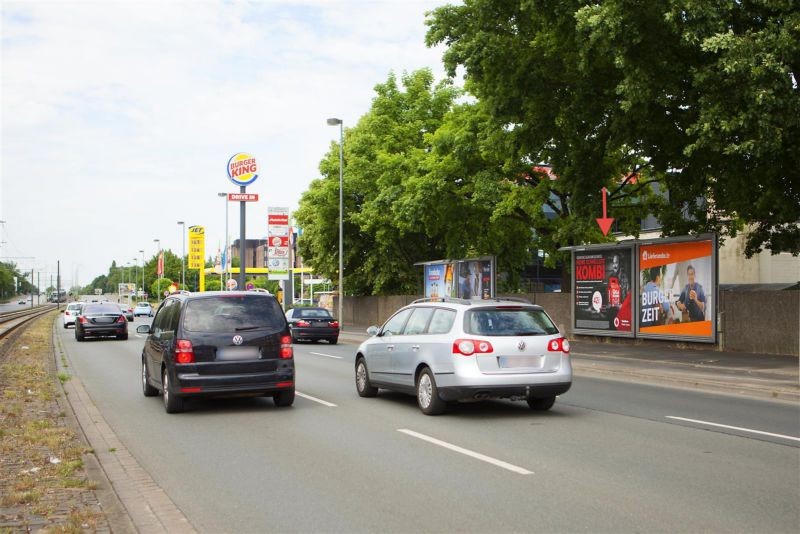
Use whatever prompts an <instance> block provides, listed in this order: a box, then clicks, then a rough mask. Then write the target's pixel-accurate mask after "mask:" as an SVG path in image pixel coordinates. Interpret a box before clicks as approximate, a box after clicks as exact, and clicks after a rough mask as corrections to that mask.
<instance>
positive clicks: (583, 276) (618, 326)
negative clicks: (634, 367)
mask: <svg viewBox="0 0 800 534" xmlns="http://www.w3.org/2000/svg"><path fill="white" fill-rule="evenodd" d="M632 259H633V249H632V248H621V247H615V248H614V249H607V248H606V249H602V248H597V249H589V250H581V251H575V252H574V260H573V261H574V263H573V275H574V286H573V287H574V288H575V289H574V293H573V295H574V301H573V320H574V325H573V326H574V329H575V330H576V331H580V330H584V331H593V332H592V333H594V334H599V335H602V334H603V333H607V334H609V335H632V333H633V302H632V299H633V291H632V289H633V288H632V282H633V281H632V279H631V272H632V269H631V265H632Z"/></svg>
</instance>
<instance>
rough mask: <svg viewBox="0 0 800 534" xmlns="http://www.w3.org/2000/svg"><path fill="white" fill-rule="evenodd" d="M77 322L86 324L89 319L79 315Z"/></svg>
mask: <svg viewBox="0 0 800 534" xmlns="http://www.w3.org/2000/svg"><path fill="white" fill-rule="evenodd" d="M78 322H80V323H81V324H86V323H88V322H89V319H87V318H86V317H84V316H83V315H81V316H80V317H78Z"/></svg>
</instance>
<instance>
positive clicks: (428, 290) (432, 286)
mask: <svg viewBox="0 0 800 534" xmlns="http://www.w3.org/2000/svg"><path fill="white" fill-rule="evenodd" d="M448 267H449V268H450V272H451V273H452V264H450V263H432V264H430V265H425V297H427V298H436V297H449V296H450V294H449V293H448V292H447V290H446V288H445V271H447V270H448Z"/></svg>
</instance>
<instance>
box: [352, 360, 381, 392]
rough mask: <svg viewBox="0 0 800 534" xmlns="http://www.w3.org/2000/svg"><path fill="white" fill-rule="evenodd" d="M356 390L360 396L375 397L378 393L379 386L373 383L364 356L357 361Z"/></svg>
mask: <svg viewBox="0 0 800 534" xmlns="http://www.w3.org/2000/svg"><path fill="white" fill-rule="evenodd" d="M356 391H358V396H359V397H374V396H375V395H377V394H378V388H376V387H375V386H373V385H372V383H371V382H370V381H369V374H367V362H365V361H364V358H363V356H362V357H360V358H359V359H358V361H357V362H356Z"/></svg>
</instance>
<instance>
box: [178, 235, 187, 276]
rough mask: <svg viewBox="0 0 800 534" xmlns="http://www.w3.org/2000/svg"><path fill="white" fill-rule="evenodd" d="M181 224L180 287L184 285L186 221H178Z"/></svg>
mask: <svg viewBox="0 0 800 534" xmlns="http://www.w3.org/2000/svg"><path fill="white" fill-rule="evenodd" d="M178 225H179V226H181V227H182V228H181V243H182V244H183V255H182V256H181V287H183V288H185V287H186V223H185V222H183V221H178Z"/></svg>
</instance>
